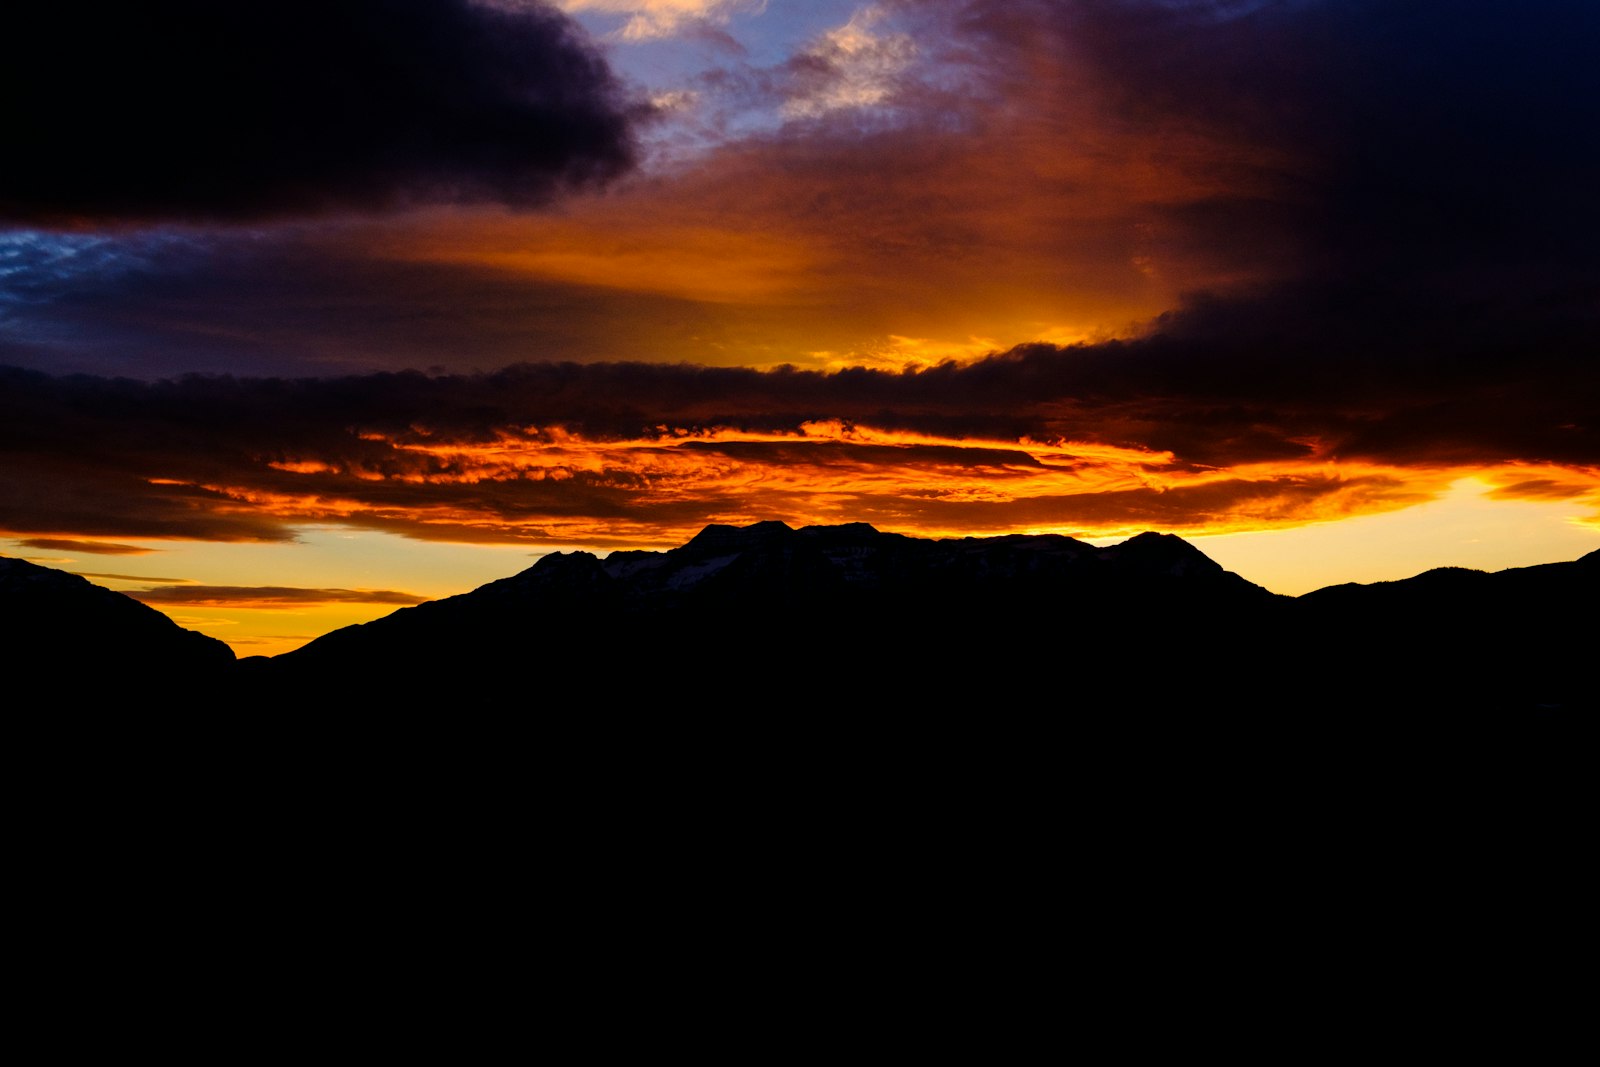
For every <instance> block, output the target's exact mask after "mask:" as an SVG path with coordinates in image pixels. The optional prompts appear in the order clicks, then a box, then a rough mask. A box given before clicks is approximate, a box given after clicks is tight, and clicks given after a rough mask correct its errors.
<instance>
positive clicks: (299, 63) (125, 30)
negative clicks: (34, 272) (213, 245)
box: [0, 0, 633, 224]
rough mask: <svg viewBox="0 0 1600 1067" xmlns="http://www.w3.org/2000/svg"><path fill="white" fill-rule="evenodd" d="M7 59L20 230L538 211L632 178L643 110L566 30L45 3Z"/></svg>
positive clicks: (493, 18)
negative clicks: (424, 211) (459, 210)
mask: <svg viewBox="0 0 1600 1067" xmlns="http://www.w3.org/2000/svg"><path fill="white" fill-rule="evenodd" d="M0 38H3V39H4V40H5V41H6V52H7V58H6V62H5V63H4V64H3V65H0V125H3V127H4V129H5V130H6V142H7V143H6V157H7V165H6V167H5V168H4V170H3V172H0V218H9V219H11V220H13V221H23V222H32V223H38V222H45V223H55V224H71V223H75V222H78V221H80V220H91V221H93V220H146V219H172V218H177V219H195V218H224V219H235V218H258V217H264V216H273V215H283V214H303V213H320V212H323V211H328V210H332V209H336V208H356V209H365V210H371V209H382V208H387V207H392V206H397V205H405V204H415V203H432V202H463V201H476V200H494V201H500V202H504V203H510V204H536V203H540V202H543V201H545V200H548V199H549V198H550V197H551V196H553V195H554V194H555V193H557V192H558V191H560V190H561V189H563V188H568V187H573V186H580V185H586V184H591V183H597V182H602V181H605V180H607V179H610V178H612V177H615V176H616V175H618V174H619V173H621V172H622V171H624V170H626V169H627V168H628V167H629V166H630V165H631V163H632V158H633V155H632V152H633V149H632V135H631V129H630V111H629V108H630V105H629V104H628V103H627V102H626V101H625V100H623V99H622V97H621V95H620V93H619V90H618V87H617V84H616V82H615V81H614V80H613V78H612V75H611V73H610V72H609V70H608V69H607V67H606V65H605V63H604V62H603V61H602V60H601V58H600V57H599V55H598V53H596V52H595V51H594V50H593V49H592V48H591V47H590V46H589V45H588V44H587V43H586V41H584V40H583V39H582V38H581V36H580V34H579V31H577V30H576V29H575V27H574V25H573V24H572V23H570V22H569V21H568V20H566V19H565V18H564V17H563V16H561V15H560V14H559V13H557V12H555V11H553V10H549V9H543V8H534V7H529V8H526V9H519V10H517V11H514V12H513V11H506V10H499V9H492V8H489V7H484V6H479V5H475V4H472V3H470V2H468V0H273V2H272V3H266V4H224V3H215V2H213V0H169V2H163V3H156V4H103V5H93V6H91V7H88V8H85V7H83V6H81V5H71V4H65V5H63V4H38V3H27V4H12V5H8V7H7V8H6V10H5V13H4V15H0Z"/></svg>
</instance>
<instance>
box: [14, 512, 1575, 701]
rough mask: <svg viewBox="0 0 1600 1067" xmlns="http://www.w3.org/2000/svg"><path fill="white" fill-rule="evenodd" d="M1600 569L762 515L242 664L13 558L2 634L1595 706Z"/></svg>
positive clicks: (356, 680)
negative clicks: (1339, 581) (1266, 585)
mask: <svg viewBox="0 0 1600 1067" xmlns="http://www.w3.org/2000/svg"><path fill="white" fill-rule="evenodd" d="M1597 593H1600V552H1592V553H1590V554H1589V555H1587V556H1584V557H1583V558H1582V559H1580V560H1577V561H1575V562H1571V563H1552V564H1546V565H1542V566H1538V567H1525V568H1518V569H1514V570H1507V571H1501V572H1498V573H1494V574H1488V573H1484V572H1480V571H1470V570H1464V569H1461V568H1442V569H1439V570H1434V571H1429V572H1427V573H1425V574H1420V575H1417V576H1416V577H1414V578H1409V579H1406V580H1404V581H1397V582H1380V583H1375V584H1371V585H1355V584H1350V585H1339V586H1331V587H1328V588H1325V589H1320V590H1317V591H1316V592H1314V593H1309V594H1306V595H1305V596H1301V597H1298V598H1293V597H1286V596H1279V595H1276V594H1273V593H1271V592H1268V591H1267V590H1265V589H1263V588H1261V587H1260V586H1257V585H1254V584H1252V583H1250V582H1249V581H1246V580H1245V579H1244V578H1241V577H1240V576H1238V575H1236V574H1233V573H1231V572H1229V571H1226V570H1224V569H1223V568H1222V567H1221V566H1220V565H1218V564H1217V563H1216V562H1215V561H1213V560H1211V559H1210V558H1209V557H1207V556H1206V555H1205V554H1204V553H1202V552H1201V551H1199V550H1198V549H1196V548H1195V547H1194V546H1193V545H1191V544H1189V543H1188V542H1186V541H1184V540H1182V539H1181V538H1179V537H1175V536H1172V535H1168V534H1157V533H1144V534H1140V535H1139V536H1137V537H1134V538H1132V539H1130V540H1128V541H1125V542H1123V543H1121V544H1118V545H1112V546H1108V547H1099V546H1095V545H1091V544H1088V543H1086V542H1083V541H1078V540H1075V539H1073V538H1070V537H1064V536H1059V535H1047V534H1040V535H1007V536H1001V537H987V538H971V537H969V538H960V539H954V538H951V539H942V540H930V539H924V538H916V537H909V536H905V535H901V534H892V533H883V532H880V531H878V530H876V529H874V528H873V527H872V526H870V525H868V524H865V523H850V524H846V525H840V526H807V527H803V528H800V529H793V528H791V527H789V526H787V525H786V524H784V523H781V522H760V523H756V524H754V525H750V526H745V527H734V526H725V525H712V526H708V527H706V528H705V529H704V530H702V531H701V532H700V533H699V534H697V535H696V536H695V537H694V538H692V539H691V540H690V541H689V542H687V543H686V544H684V545H681V546H679V547H677V548H674V549H671V550H668V551H665V552H649V551H619V552H613V553H611V554H610V555H609V556H607V557H605V558H604V559H602V558H599V557H597V556H595V555H593V554H591V553H588V552H557V553H552V554H550V555H547V556H544V557H543V558H541V559H540V560H539V561H538V562H537V563H535V564H534V565H533V566H531V567H529V568H528V569H527V570H524V571H522V572H521V573H519V574H516V575H513V576H511V577H508V578H504V579H501V580H499V581H495V582H491V583H489V584H487V585H484V586H482V587H480V588H478V589H475V590H473V591H471V592H468V593H463V594H461V595H458V596H453V597H448V598H445V599H442V600H437V601H432V602H429V603H424V604H420V605H417V606H415V607H407V608H402V609H400V610H398V611H396V612H394V613H392V614H390V615H388V616H385V617H383V618H381V619H377V620H375V621H373V622H369V623H364V624H361V625H356V626H349V627H345V628H343V629H340V630H336V631H334V632H332V633H329V634H327V635H325V636H323V637H321V638H318V639H317V640H315V641H312V642H311V643H310V644H307V645H306V646H304V647H303V648H300V649H297V650H296V651H293V652H290V653H286V654H284V655H280V656H277V657H274V658H272V659H266V658H262V657H251V658H250V659H247V660H244V661H240V662H239V663H238V664H237V665H236V666H235V665H233V664H232V657H231V654H230V653H228V652H227V649H226V646H223V645H222V643H221V642H218V641H213V640H212V639H210V638H205V637H202V636H201V635H199V634H194V633H190V632H188V631H184V630H182V629H180V628H179V627H177V626H176V625H175V624H173V623H171V622H170V620H167V619H166V618H165V617H164V616H162V615H160V614H159V613H158V612H156V611H154V610H152V609H150V608H147V607H145V606H144V605H142V604H139V603H138V602H136V601H134V600H132V599H130V598H128V597H125V596H122V595H121V594H117V593H112V592H110V591H109V590H104V589H99V588H98V587H95V586H93V585H91V584H90V583H88V582H86V581H84V580H83V579H81V578H76V577H74V576H71V575H66V574H63V573H61V572H56V571H50V570H48V569H47V568H43V567H37V566H34V565H32V564H27V563H24V562H22V561H20V560H9V559H5V560H0V621H3V622H4V626H5V630H4V634H5V638H6V641H7V645H8V647H9V648H10V649H13V650H16V651H18V652H19V653H20V654H21V655H22V656H25V657H28V658H29V659H30V660H31V659H37V660H39V661H40V662H50V663H58V664H67V663H69V662H76V663H79V664H99V665H109V669H110V670H112V671H113V672H114V673H115V672H123V673H127V674H129V675H130V676H131V675H132V674H134V673H136V672H145V673H149V672H152V671H155V672H168V673H172V672H176V673H178V674H182V673H184V672H198V673H201V674H205V675H206V676H207V677H214V676H218V675H219V674H221V675H224V676H226V677H228V678H231V679H232V680H234V681H236V682H238V683H239V685H238V686H237V689H238V691H239V692H240V693H241V694H242V695H247V696H252V697H259V698H260V699H262V700H263V701H268V702H288V701H295V700H299V701H304V700H308V699H310V700H315V701H322V702H326V703H328V704H329V705H330V706H332V705H335V704H339V703H348V702H358V703H363V704H365V705H366V706H371V707H387V706H401V707H409V706H417V705H421V704H430V705H443V706H457V707H465V706H469V705H471V706H482V707H489V706H493V707H502V706H508V705H509V706H510V707H514V708H518V709H522V710H524V711H528V712H533V713H537V714H539V715H542V716H546V717H550V716H571V715H579V714H585V713H587V712H588V711H592V710H593V709H596V708H632V709H656V710H662V711H664V710H667V709H682V708H702V709H711V708H720V709H731V708H737V709H741V711H740V713H741V714H744V715H761V714H764V713H772V712H773V711H774V710H776V709H784V711H785V713H791V712H792V711H793V709H797V708H810V709H813V713H814V714H816V715H825V716H855V717H858V718H859V717H860V716H862V715H867V714H887V713H892V714H894V715H899V716H917V715H927V714H933V713H934V712H936V711H937V712H941V713H943V712H948V711H951V710H962V711H965V712H968V713H972V714H983V715H1016V714H1022V713H1028V714H1062V713H1068V714H1072V713H1082V714H1089V715H1102V716H1103V715H1112V714H1118V713H1122V712H1128V711H1140V710H1152V709H1154V710H1161V711H1163V712H1171V711H1178V712H1193V713H1195V714H1197V715H1206V714H1211V715H1214V714H1216V713H1218V712H1227V711H1230V710H1251V711H1267V712H1293V711H1297V710H1327V711H1335V712H1339V713H1341V714H1346V715H1348V714H1352V713H1354V714H1360V713H1362V712H1364V711H1380V710H1382V711H1391V710H1395V709H1406V710H1413V709H1414V710H1424V711H1443V712H1449V711H1453V710H1470V709H1479V708H1487V709H1496V710H1498V709H1553V708H1576V707H1584V706H1588V705H1589V704H1591V703H1592V702H1593V695H1592V692H1591V690H1592V685H1591V684H1590V683H1589V679H1588V676H1589V673H1590V670H1591V668H1590V660H1591V658H1592V650H1591V648H1590V645H1591V644H1592V633H1591V632H1592V625H1591V624H1589V623H1588V622H1587V621H1586V620H1587V616H1588V613H1589V612H1590V611H1591V610H1592V609H1591V606H1592V605H1593V604H1594V603H1595V602H1596V594H1597ZM763 709H765V711H763Z"/></svg>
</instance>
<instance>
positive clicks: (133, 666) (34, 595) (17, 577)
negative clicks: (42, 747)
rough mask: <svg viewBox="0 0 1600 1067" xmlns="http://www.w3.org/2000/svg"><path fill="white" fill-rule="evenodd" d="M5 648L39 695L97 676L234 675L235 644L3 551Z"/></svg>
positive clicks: (0, 579)
mask: <svg viewBox="0 0 1600 1067" xmlns="http://www.w3.org/2000/svg"><path fill="white" fill-rule="evenodd" d="M0 654H3V655H4V657H5V661H6V662H7V663H8V664H9V665H11V666H12V667H13V668H14V671H15V677H16V678H17V679H21V678H26V679H28V680H30V681H33V682H37V683H40V686H39V699H44V700H49V699H57V698H62V697H67V696H70V694H71V691H72V690H73V689H75V688H79V687H82V686H83V685H84V684H85V683H88V682H94V683H97V684H103V685H104V686H112V685H118V684H122V685H126V686H129V687H130V688H131V687H137V686H140V685H149V684H150V683H152V682H153V683H156V684H158V685H160V686H162V687H165V686H170V685H175V684H179V683H182V682H184V681H199V680H206V681H218V680H222V679H226V678H231V676H232V668H233V666H234V657H233V650H232V649H230V648H229V647H228V646H227V645H225V644H223V643H222V642H221V641H218V640H216V639H215V638H211V637H206V636H205V635H204V634H198V633H195V632H194V631H192V630H185V629H183V628H182V627H180V626H179V625H178V624H177V623H175V622H173V621H172V620H171V619H169V618H167V617H166V616H165V615H163V614H161V612H159V611H157V610H155V609H154V608H150V607H146V606H145V605H143V604H141V603H139V602H138V601H137V600H134V599H133V598H132V597H129V596H124V595H123V594H121V593H116V592H113V591H111V590H110V589H105V588H103V587H101V586H98V585H94V584H93V583H91V582H89V581H88V580H87V579H84V578H80V577H78V576H77V575H75V574H67V573H66V572H64V571H58V570H53V569H51V568H49V567H40V566H38V565H37V564H33V563H29V562H27V561H25V560H20V559H9V558H4V557H0Z"/></svg>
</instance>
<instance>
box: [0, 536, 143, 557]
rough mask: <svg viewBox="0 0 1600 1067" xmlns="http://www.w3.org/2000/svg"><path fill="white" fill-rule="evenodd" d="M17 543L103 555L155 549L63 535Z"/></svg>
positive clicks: (54, 549) (33, 546) (23, 540)
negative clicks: (77, 539) (72, 538)
mask: <svg viewBox="0 0 1600 1067" xmlns="http://www.w3.org/2000/svg"><path fill="white" fill-rule="evenodd" d="M17 543H18V544H20V545H24V546H26V547H27V548H42V549H46V550H47V551H51V552H89V553H94V554H96V555H101V556H147V555H149V554H150V553H152V552H154V551H155V549H153V548H140V547H139V546H138V545H119V544H117V543H115V542H113V541H72V540H68V539H66V538H61V537H28V538H24V539H22V540H20V541H18V542H17Z"/></svg>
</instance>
